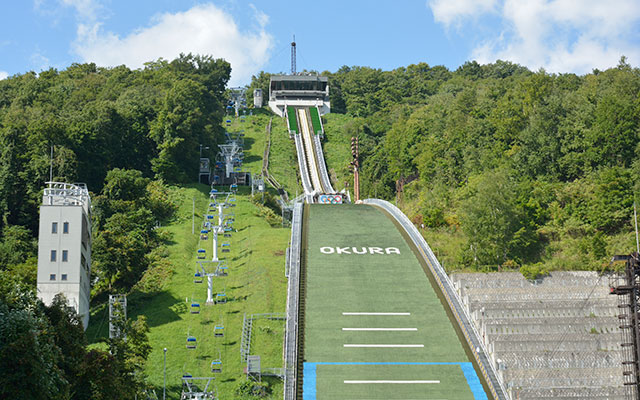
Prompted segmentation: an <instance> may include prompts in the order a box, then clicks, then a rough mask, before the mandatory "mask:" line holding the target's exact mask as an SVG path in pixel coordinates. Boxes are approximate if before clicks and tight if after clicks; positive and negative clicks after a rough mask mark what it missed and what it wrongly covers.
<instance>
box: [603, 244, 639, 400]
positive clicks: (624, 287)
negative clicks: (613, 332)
mask: <svg viewBox="0 0 640 400" xmlns="http://www.w3.org/2000/svg"><path fill="white" fill-rule="evenodd" d="M611 261H612V262H616V261H625V270H624V273H622V274H619V275H617V276H614V277H612V281H611V283H610V285H609V286H610V287H611V294H615V295H617V296H618V310H619V314H618V321H619V322H620V332H621V335H622V343H621V346H622V350H623V357H622V375H623V382H624V387H625V394H626V396H627V398H629V399H638V398H639V394H640V325H639V321H638V318H639V314H638V313H639V312H640V279H639V275H640V254H639V253H637V252H634V253H632V254H631V255H628V256H615V257H613V259H612V260H611Z"/></svg>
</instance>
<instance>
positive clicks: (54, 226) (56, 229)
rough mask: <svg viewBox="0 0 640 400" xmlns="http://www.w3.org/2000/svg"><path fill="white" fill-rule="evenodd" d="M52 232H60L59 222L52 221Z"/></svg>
mask: <svg viewBox="0 0 640 400" xmlns="http://www.w3.org/2000/svg"><path fill="white" fill-rule="evenodd" d="M51 233H58V223H57V222H52V223H51Z"/></svg>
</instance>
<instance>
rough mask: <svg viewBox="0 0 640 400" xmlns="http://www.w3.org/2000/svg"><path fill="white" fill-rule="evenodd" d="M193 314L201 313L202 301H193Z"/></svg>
mask: <svg viewBox="0 0 640 400" xmlns="http://www.w3.org/2000/svg"><path fill="white" fill-rule="evenodd" d="M191 314H200V303H198V302H195V301H191Z"/></svg>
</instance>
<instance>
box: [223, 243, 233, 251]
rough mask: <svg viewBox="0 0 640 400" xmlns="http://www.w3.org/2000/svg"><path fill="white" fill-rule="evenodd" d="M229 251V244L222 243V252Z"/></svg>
mask: <svg viewBox="0 0 640 400" xmlns="http://www.w3.org/2000/svg"><path fill="white" fill-rule="evenodd" d="M230 251H231V244H230V243H229V242H225V243H222V252H223V253H229V252H230Z"/></svg>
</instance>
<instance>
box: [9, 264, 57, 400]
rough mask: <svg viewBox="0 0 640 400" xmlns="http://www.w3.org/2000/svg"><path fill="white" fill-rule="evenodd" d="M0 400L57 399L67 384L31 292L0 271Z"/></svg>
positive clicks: (53, 345)
mask: <svg viewBox="0 0 640 400" xmlns="http://www.w3.org/2000/svg"><path fill="white" fill-rule="evenodd" d="M0 315H1V316H2V318H0V398H7V399H8V398H21V399H37V400H39V399H59V398H64V397H66V395H67V394H68V392H69V383H68V381H67V380H66V379H65V376H64V371H63V370H62V369H61V368H60V367H59V364H60V359H61V351H60V348H58V347H57V346H56V344H55V340H54V338H53V336H52V335H50V334H49V332H50V330H51V327H50V325H49V323H48V320H47V318H46V317H45V315H44V314H43V312H42V306H41V303H39V300H37V299H36V297H35V294H34V293H33V291H31V290H29V289H28V288H27V287H24V286H21V285H20V284H18V283H17V282H15V281H13V280H12V279H11V278H10V277H9V276H8V275H7V274H6V273H3V272H0Z"/></svg>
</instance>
